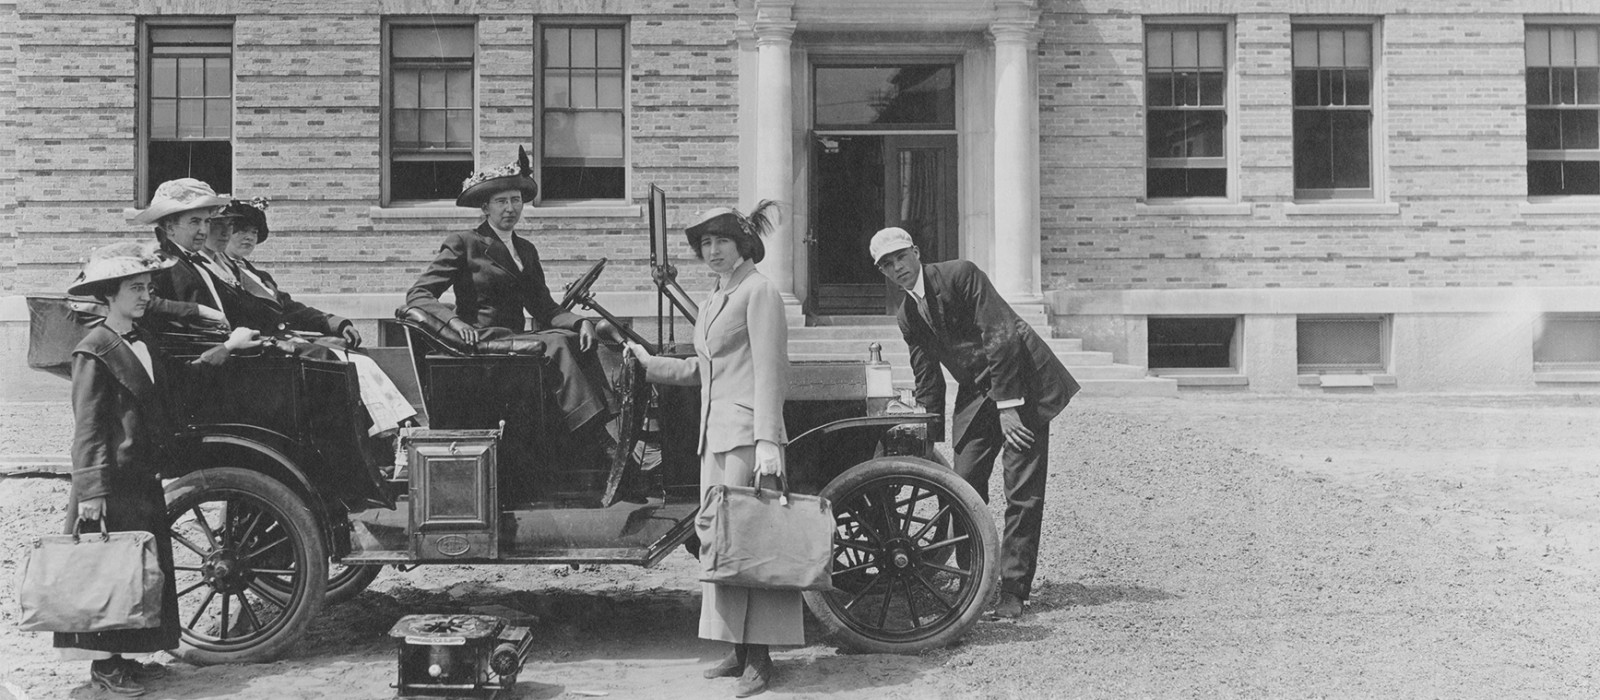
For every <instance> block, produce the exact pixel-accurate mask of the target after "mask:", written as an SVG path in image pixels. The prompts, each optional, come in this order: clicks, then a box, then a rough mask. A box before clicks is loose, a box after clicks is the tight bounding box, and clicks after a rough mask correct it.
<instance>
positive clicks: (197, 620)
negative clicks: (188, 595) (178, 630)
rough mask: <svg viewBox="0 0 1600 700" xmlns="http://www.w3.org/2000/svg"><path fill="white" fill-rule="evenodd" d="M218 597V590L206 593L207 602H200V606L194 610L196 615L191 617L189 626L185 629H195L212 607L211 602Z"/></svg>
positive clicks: (214, 589) (213, 589)
mask: <svg viewBox="0 0 1600 700" xmlns="http://www.w3.org/2000/svg"><path fill="white" fill-rule="evenodd" d="M216 597H217V589H216V588H214V587H213V588H212V589H211V590H209V591H206V598H205V600H202V601H200V606H199V607H197V608H195V609H194V615H192V616H190V618H189V624H187V625H184V627H186V628H188V629H194V626H195V625H197V624H200V616H201V615H204V614H205V612H206V610H207V609H208V608H210V607H211V601H212V600H214V599H215V598H216Z"/></svg>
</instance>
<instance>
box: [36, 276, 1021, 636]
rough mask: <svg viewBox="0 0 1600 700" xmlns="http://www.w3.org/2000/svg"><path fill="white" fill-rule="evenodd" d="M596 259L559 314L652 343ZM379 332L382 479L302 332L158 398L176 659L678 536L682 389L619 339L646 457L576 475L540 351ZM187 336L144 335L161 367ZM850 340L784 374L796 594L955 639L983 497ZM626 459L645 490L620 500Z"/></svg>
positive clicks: (39, 335)
mask: <svg viewBox="0 0 1600 700" xmlns="http://www.w3.org/2000/svg"><path fill="white" fill-rule="evenodd" d="M604 264H605V261H603V260H602V261H600V262H599V263H597V264H596V265H595V267H594V268H593V269H591V270H590V271H589V273H588V274H586V275H584V276H583V277H582V278H581V279H580V280H578V281H576V282H574V283H573V284H572V285H570V286H569V287H568V289H567V291H566V294H565V298H564V299H563V302H562V303H563V305H565V306H567V307H569V308H571V307H574V306H581V307H584V308H587V309H590V310H591V311H594V312H596V313H598V314H600V315H601V316H604V317H606V318H607V319H610V320H611V321H615V323H608V324H606V325H609V326H610V328H609V329H608V330H609V334H610V335H611V336H613V339H614V340H615V339H620V338H621V337H625V336H628V337H632V338H633V339H634V340H636V341H639V342H642V343H644V344H645V345H647V346H656V345H657V344H656V343H652V342H649V341H648V339H646V338H644V337H641V336H640V335H639V334H638V333H636V332H634V331H633V330H632V329H630V328H629V327H628V326H627V324H625V323H622V322H620V321H618V320H617V319H614V318H613V317H612V316H611V314H610V313H609V312H607V311H606V310H605V309H604V307H603V306H602V305H600V304H599V303H598V302H597V301H596V300H595V299H594V297H593V295H592V294H591V293H590V289H591V287H592V286H593V284H594V282H595V280H596V278H597V277H598V276H599V275H600V274H601V270H602V269H603V267H604ZM658 281H660V280H658ZM667 282H668V283H670V279H669V280H667ZM683 298H684V297H683V295H682V293H681V290H677V291H676V297H675V299H674V301H675V305H676V307H677V308H679V309H682V311H683V312H684V313H686V314H692V313H693V309H692V304H688V305H687V307H686V306H685V302H683V301H681V299H683ZM30 303H32V304H33V305H34V306H35V319H34V320H35V323H34V339H35V343H36V344H37V343H38V342H39V341H40V340H41V339H48V338H54V339H55V341H56V342H58V343H59V342H60V339H61V338H62V337H63V336H70V334H71V333H70V329H67V330H63V329H62V328H61V326H62V325H63V324H73V323H81V322H82V320H83V319H82V316H83V314H82V313H77V312H73V311H72V310H71V309H70V302H69V300H61V299H55V300H50V299H32V300H30ZM666 308H667V309H668V311H669V312H671V311H673V307H672V306H667V307H666ZM41 318H42V319H43V321H42V322H41ZM690 320H692V318H691V319H690ZM663 322H666V321H663ZM386 325H387V329H386V332H384V333H382V334H380V335H383V336H386V337H387V338H388V339H389V340H388V342H379V343H376V344H374V345H375V347H371V348H369V349H367V352H369V353H371V355H372V356H373V357H374V359H377V360H378V361H379V363H380V365H382V366H383V367H385V369H386V371H387V372H388V373H389V374H390V375H391V377H393V378H394V379H395V380H396V382H397V384H398V385H399V386H400V387H401V388H402V390H403V391H405V392H407V393H408V394H409V395H410V396H411V398H412V399H413V403H414V404H416V406H417V407H418V409H419V411H420V413H421V415H422V417H423V418H424V422H425V426H426V427H425V428H424V429H420V430H415V431H412V432H411V434H410V435H408V436H407V437H406V438H405V446H406V454H407V457H408V458H407V459H406V460H405V462H406V463H405V464H403V465H401V466H402V467H404V468H403V469H398V470H390V469H385V468H383V466H382V462H383V460H382V459H381V458H380V456H379V455H378V454H377V453H375V451H374V450H373V449H371V448H370V441H369V440H368V438H367V437H366V435H365V430H364V428H363V415H364V414H363V413H362V411H363V409H362V407H361V404H360V402H359V400H358V395H357V388H356V375H355V371H354V369H353V367H352V366H350V365H349V364H347V363H345V362H340V361H335V360H327V359H317V355H318V354H317V353H306V352H302V351H300V350H301V349H303V348H304V347H305V346H304V345H303V344H300V343H287V342H277V343H269V344H268V345H267V346H264V347H263V348H262V349H261V350H260V351H258V352H254V353H246V354H241V355H238V356H236V357H234V358H233V359H231V360H230V361H229V363H228V364H227V365H225V367H224V368H223V371H221V372H219V373H215V375H214V376H212V377H208V378H205V379H201V380H197V381H200V382H203V384H199V383H197V384H194V385H190V386H184V387H180V388H178V389H177V390H176V391H174V392H172V395H173V396H175V397H176V400H177V401H178V403H179V404H180V406H179V407H178V409H177V410H178V411H179V412H180V414H181V416H182V421H181V423H182V428H181V430H180V432H179V433H178V434H177V435H175V436H173V439H174V440H175V441H176V443H177V445H178V446H179V449H177V450H175V454H177V455H179V456H180V461H179V462H178V463H176V464H172V465H168V466H167V468H166V471H165V474H164V476H165V477H167V478H168V479H170V481H168V485H167V503H168V513H169V517H170V519H171V532H172V536H173V538H174V551H175V553H176V555H177V565H178V572H177V577H178V590H179V596H180V603H181V611H182V616H181V617H182V621H183V625H184V630H183V649H182V650H181V652H180V653H182V654H183V655H184V656H185V657H186V658H187V659H189V660H192V661H194V662H198V663H222V662H254V661H265V660H269V659H273V658H275V657H278V656H280V655H282V654H283V653H285V652H286V651H288V650H289V649H291V648H292V647H293V645H294V644H295V643H296V641H297V639H298V638H299V637H300V636H301V635H302V634H303V633H304V632H305V630H306V628H307V626H308V625H309V624H310V623H311V621H312V619H313V618H314V617H315V616H316V615H317V612H318V610H319V609H320V608H321V606H323V605H332V604H338V603H340V602H342V601H346V600H349V599H350V598H352V597H354V596H355V595H357V594H358V593H360V592H361V591H362V590H363V589H364V588H365V587H366V586H367V585H368V584H369V583H371V582H372V580H373V579H374V577H375V576H376V575H377V574H378V572H379V571H380V569H381V567H383V566H385V565H393V566H397V567H399V568H400V569H402V570H406V569H409V568H410V567H414V566H418V565H423V564H434V563H464V564H634V565H640V566H651V565H653V564H655V563H656V562H658V561H660V560H661V559H662V558H663V557H666V556H667V555H668V554H669V553H671V552H672V551H674V549H676V548H678V547H679V546H680V545H683V544H684V543H685V542H688V541H690V539H691V537H692V536H693V535H694V519H695V515H696V512H697V510H698V507H699V491H698V483H697V482H698V476H699V460H698V457H697V455H696V454H695V449H696V436H697V431H698V426H697V424H696V422H697V421H698V416H699V412H698V410H697V407H698V400H699V399H698V393H697V392H698V390H697V389H696V388H695V387H666V386H661V387H656V386H649V385H646V384H644V382H643V378H642V373H641V372H640V371H639V370H638V367H637V363H636V362H634V361H633V360H632V359H631V357H628V356H626V355H625V354H624V353H622V352H620V349H619V345H617V344H616V343H614V342H613V343H610V344H607V345H606V346H604V347H602V348H601V353H602V361H603V364H605V365H606V366H607V369H608V373H609V374H610V375H611V376H613V377H615V378H616V382H617V383H616V388H617V390H618V392H617V393H618V396H619V397H620V401H619V403H621V404H622V406H621V407H622V409H623V410H622V414H623V415H622V417H621V418H619V420H620V421H621V423H622V429H621V431H620V432H621V434H622V437H623V441H624V443H625V444H627V445H635V446H636V447H635V449H633V450H631V451H629V454H632V455H634V456H641V455H643V456H645V457H646V458H645V459H644V460H643V461H644V462H645V464H644V465H643V466H642V467H641V466H640V465H639V464H637V463H632V464H624V463H623V462H621V461H619V462H617V463H616V464H613V465H612V466H611V467H609V468H608V467H607V466H606V465H605V464H603V463H602V464H600V465H599V466H598V467H597V466H596V461H595V460H593V459H587V458H579V457H576V456H575V455H578V454H592V450H591V451H589V452H584V451H583V450H582V449H581V447H582V446H574V445H571V444H567V443H566V441H565V440H564V439H563V437H562V436H563V434H564V431H563V430H561V429H559V428H554V427H552V426H553V425H554V424H553V423H552V420H551V415H552V413H553V405H552V404H551V401H550V391H549V390H548V388H547V385H548V381H549V377H548V376H547V370H546V363H545V361H544V359H543V357H542V355H540V354H539V353H538V352H531V353H530V352H527V351H528V350H530V349H529V348H526V347H523V348H510V349H509V350H512V352H506V353H502V354H490V353H484V352H480V351H478V350H477V349H476V348H474V347H473V346H469V345H466V344H463V343H461V342H460V341H459V339H458V338H453V337H451V334H450V333H449V332H448V330H447V328H446V327H445V326H444V324H442V323H440V322H439V320H438V319H433V318H430V317H428V315H427V314H425V313H422V312H420V311H419V310H418V309H414V308H401V309H399V310H398V311H397V319H396V320H395V321H394V322H392V323H389V324H386ZM658 339H659V338H658ZM208 340H209V339H207V338H204V337H200V336H179V335H174V334H169V335H167V336H163V337H162V339H161V342H162V343H163V344H164V346H166V347H167V348H168V349H169V350H170V351H172V352H173V353H174V354H176V355H178V356H180V357H181V356H185V355H193V354H195V353H197V352H198V351H199V349H200V348H202V347H204V346H205V344H206V343H207V342H208ZM652 349H653V350H659V351H662V352H665V353H666V354H669V355H670V354H674V353H679V354H680V356H686V355H687V354H688V351H689V350H690V349H689V348H686V347H682V346H678V347H673V346H668V347H652ZM862 350H863V351H862V359H861V360H860V361H852V362H798V363H795V364H794V366H793V367H792V370H791V375H790V376H791V383H790V387H789V398H788V402H787V403H786V404H785V407H784V417H785V421H786V423H787V428H788V434H789V435H790V440H791V442H790V444H789V446H788V451H787V465H788V470H789V474H790V487H791V488H792V489H793V490H795V491H801V492H805V493H819V494H821V495H823V496H825V497H827V498H828V499H830V501H831V502H832V504H833V507H834V510H835V514H836V519H837V523H838V529H837V532H836V539H835V547H834V564H833V566H834V568H833V583H834V587H835V590H832V591H827V592H808V593H806V596H805V597H806V602H807V604H808V607H809V608H810V609H811V611H812V612H813V614H814V615H815V616H816V617H817V618H818V619H819V620H820V621H821V622H822V623H823V625H824V626H825V628H826V629H828V630H829V631H830V633H831V635H832V636H833V638H834V639H835V640H836V641H837V643H839V644H841V645H843V646H846V647H849V648H853V649H856V650H861V651H870V652H916V651H920V650H923V649H928V648H932V647H937V646H941V645H945V644H948V643H950V642H952V641H954V640H955V639H956V638H958V637H959V636H960V635H961V634H963V633H964V632H965V631H966V630H967V629H968V628H969V627H970V626H971V625H972V624H973V623H974V622H975V620H976V619H977V617H978V616H979V615H980V613H981V610H982V607H983V605H984V604H985V601H986V599H988V598H989V596H990V595H991V593H992V592H993V589H994V587H995V585H996V584H995V580H996V574H995V567H996V560H997V556H998V554H997V552H998V549H997V548H998V537H997V534H996V531H995V527H994V524H993V520H992V518H991V516H990V514H989V511H988V509H987V507H986V505H985V504H984V502H983V500H982V499H981V498H980V497H979V495H978V494H977V493H976V492H975V491H974V490H973V489H972V487H971V486H969V485H968V484H967V483H966V482H965V481H963V480H962V479H960V478H959V477H957V476H956V474H955V473H954V472H953V471H951V470H950V469H949V468H948V467H947V466H945V465H944V464H943V463H942V460H940V459H939V458H938V456H937V453H935V452H933V450H932V449H931V448H932V444H931V442H930V440H929V435H930V431H935V430H939V429H940V425H939V423H940V421H941V420H942V418H941V417H940V416H936V415H929V414H925V413H918V412H913V411H911V410H910V409H909V408H907V407H905V406H903V405H901V404H900V403H899V402H898V401H896V400H894V399H893V398H892V397H887V396H869V392H868V391H867V387H868V374H869V373H870V372H874V371H884V369H885V368H883V367H881V366H875V365H874V362H873V361H872V360H871V359H870V358H869V357H868V356H867V348H863V349H862ZM879 393H881V392H879ZM657 455H659V459H656V456H657ZM617 465H622V466H617ZM629 469H638V470H641V471H638V472H637V473H636V474H631V475H629V479H631V480H637V483H643V484H645V485H646V488H644V489H642V493H638V494H635V496H636V497H634V498H632V499H618V498H616V497H615V496H616V491H617V487H618V483H619V481H620V479H619V477H620V476H622V474H620V473H619V472H621V471H626V470H629ZM638 496H642V497H638ZM641 501H642V502H641ZM534 634H535V635H537V630H536V629H535V630H534Z"/></svg>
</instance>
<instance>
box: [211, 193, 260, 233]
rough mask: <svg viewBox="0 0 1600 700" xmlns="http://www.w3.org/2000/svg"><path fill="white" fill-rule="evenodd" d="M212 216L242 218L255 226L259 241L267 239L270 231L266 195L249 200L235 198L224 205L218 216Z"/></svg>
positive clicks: (246, 222)
mask: <svg viewBox="0 0 1600 700" xmlns="http://www.w3.org/2000/svg"><path fill="white" fill-rule="evenodd" d="M211 218H213V219H241V220H243V222H244V223H245V224H248V225H250V226H254V227H255V229H256V242H257V243H260V242H262V241H265V240H267V234H268V231H267V198H266V197H256V198H255V199H251V200H249V201H246V200H243V199H235V200H233V201H232V202H230V203H229V204H228V206H226V207H223V208H222V211H221V212H219V213H218V214H217V215H216V216H213V217H211ZM234 226H235V227H238V226H239V224H234Z"/></svg>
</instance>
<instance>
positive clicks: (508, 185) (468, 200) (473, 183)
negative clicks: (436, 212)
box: [456, 146, 539, 207]
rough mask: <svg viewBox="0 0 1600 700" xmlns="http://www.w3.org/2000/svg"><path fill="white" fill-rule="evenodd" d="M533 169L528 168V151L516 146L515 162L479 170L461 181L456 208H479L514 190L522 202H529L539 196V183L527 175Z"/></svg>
mask: <svg viewBox="0 0 1600 700" xmlns="http://www.w3.org/2000/svg"><path fill="white" fill-rule="evenodd" d="M530 172H533V169H532V168H530V167H528V151H527V150H526V149H524V148H523V147H521V146H517V162H515V163H506V164H505V165H502V166H500V167H498V168H494V169H492V170H481V171H479V172H475V173H473V174H472V177H469V178H467V179H465V180H462V181H461V196H460V197H456V206H458V207H481V206H483V204H484V202H487V201H489V198H490V197H493V196H495V195H497V194H499V193H501V192H505V191H507V190H516V191H518V192H521V193H522V201H524V202H531V201H533V198H534V197H537V196H539V183H537V182H534V180H533V178H532V177H529V176H528V173H530Z"/></svg>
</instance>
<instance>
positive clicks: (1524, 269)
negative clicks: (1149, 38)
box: [1039, 0, 1600, 290]
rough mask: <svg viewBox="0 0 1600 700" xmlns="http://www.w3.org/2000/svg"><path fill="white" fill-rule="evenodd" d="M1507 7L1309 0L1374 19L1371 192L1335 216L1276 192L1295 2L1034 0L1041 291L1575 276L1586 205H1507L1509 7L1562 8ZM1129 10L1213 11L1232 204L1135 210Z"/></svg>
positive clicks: (1324, 9) (1517, 186)
mask: <svg viewBox="0 0 1600 700" xmlns="http://www.w3.org/2000/svg"><path fill="white" fill-rule="evenodd" d="M1511 5H1512V4H1509V3H1499V2H1492V1H1491V0H1476V1H1474V2H1448V1H1445V0H1436V1H1425V2H1413V3H1395V2H1382V1H1378V0H1365V1H1363V0H1329V1H1328V2H1319V3H1315V9H1316V11H1317V12H1319V13H1326V14H1331V15H1347V16H1358V17H1378V18H1379V25H1378V26H1379V41H1380V43H1378V44H1376V45H1375V49H1374V50H1375V52H1381V53H1380V55H1379V56H1378V61H1379V63H1380V67H1379V69H1378V71H1379V72H1378V74H1377V81H1376V82H1377V83H1378V84H1379V92H1378V93H1377V95H1376V97H1375V100H1376V102H1375V111H1376V113H1377V118H1378V123H1377V126H1378V130H1376V131H1375V133H1376V134H1377V138H1376V144H1375V149H1376V150H1377V151H1378V158H1380V159H1381V161H1382V166H1381V168H1380V169H1379V170H1378V171H1377V172H1376V174H1375V179H1376V180H1379V181H1382V183H1381V187H1386V188H1387V196H1386V197H1384V198H1383V200H1382V201H1383V202H1385V203H1386V205H1387V206H1374V207H1366V208H1364V209H1358V210H1356V211H1355V212H1354V213H1342V214H1341V213H1330V212H1329V211H1328V210H1327V209H1323V210H1322V211H1308V210H1307V209H1308V208H1307V207H1304V206H1297V205H1296V204H1295V203H1294V189H1293V132H1292V111H1291V105H1290V90H1289V87H1290V78H1291V54H1290V28H1291V26H1292V21H1293V20H1294V19H1296V18H1298V17H1301V16H1304V15H1297V14H1291V11H1293V10H1299V9H1302V8H1305V7H1307V6H1308V4H1307V3H1295V2H1288V1H1287V0H1265V1H1254V2H1232V1H1228V0H1191V1H1187V2H1165V3H1156V2H1144V3H1137V2H1136V3H1131V5H1130V4H1129V3H1109V2H1098V1H1089V2H1080V1H1076V0H1073V1H1070V2H1069V1H1066V0H1049V1H1047V2H1044V3H1042V9H1043V10H1044V12H1043V17H1042V20H1041V29H1042V39H1041V42H1040V47H1039V91H1040V92H1039V98H1040V108H1041V115H1040V117H1041V123H1040V130H1041V162H1042V165H1041V183H1042V191H1043V195H1042V202H1041V213H1042V228H1043V237H1044V240H1043V246H1042V247H1043V253H1044V261H1043V265H1044V273H1045V279H1044V286H1045V288H1046V289H1047V290H1049V289H1069V288H1076V289H1128V288H1141V289H1204V288H1223V287H1228V288H1271V287H1284V288H1290V287H1386V286H1392V287H1411V286H1425V287H1450V286H1490V287H1493V286H1509V285H1518V286H1528V285H1540V286H1556V285H1590V284H1594V281H1595V280H1596V279H1600V241H1597V239H1596V237H1595V233H1596V226H1595V225H1594V224H1593V221H1594V220H1595V215H1596V214H1597V213H1600V209H1596V211H1594V212H1581V211H1580V212H1571V211H1570V210H1569V211H1567V212H1563V211H1561V210H1560V209H1559V208H1548V207H1547V208H1540V207H1529V206H1528V204H1527V202H1528V198H1527V182H1526V162H1525V153H1526V151H1525V140H1524V139H1525V131H1524V115H1525V110H1524V103H1525V102H1524V101H1525V95H1524V86H1523V81H1524V78H1523V75H1524V57H1523V14H1522V13H1523V12H1527V13H1530V14H1535V13H1541V12H1548V13H1559V12H1571V11H1572V8H1571V7H1570V3H1558V2H1543V1H1535V2H1532V3H1516V4H1515V5H1516V7H1515V8H1513V7H1511ZM1141 7H1142V8H1143V9H1141ZM1141 11H1150V12H1160V13H1162V14H1172V15H1184V16H1199V17H1216V18H1221V19H1227V20H1230V21H1232V22H1233V27H1234V32H1235V40H1234V43H1233V44H1232V45H1231V46H1230V54H1231V55H1232V57H1233V60H1234V61H1235V67H1234V69H1233V71H1232V72H1231V74H1230V76H1229V88H1230V90H1232V91H1234V92H1235V93H1236V95H1237V107H1236V108H1234V109H1233V110H1232V111H1231V112H1230V114H1229V119H1230V120H1231V121H1233V122H1234V123H1235V124H1236V126H1237V131H1238V136H1237V138H1236V139H1235V140H1231V141H1229V143H1228V148H1229V149H1237V158H1236V159H1235V161H1234V162H1235V163H1236V166H1235V167H1236V168H1237V178H1236V182H1237V188H1238V192H1239V196H1238V198H1237V199H1238V200H1239V202H1240V203H1241V204H1242V205H1243V206H1239V207H1234V208H1233V210H1227V209H1223V210H1222V212H1221V213H1205V214H1199V213H1193V212H1192V211H1182V212H1174V211H1173V210H1171V209H1167V210H1165V211H1163V210H1162V209H1161V208H1160V207H1144V206H1143V202H1144V189H1145V180H1144V162H1143V159H1144V148H1145V147H1144V134H1145V129H1144V119H1145V113H1144V109H1143V103H1144V97H1143V89H1144V84H1143V83H1144V81H1143V53H1144V52H1143V31H1144V19H1143V17H1142V16H1141V14H1139V13H1140V12H1141ZM1596 12H1597V13H1600V6H1597V7H1596Z"/></svg>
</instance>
